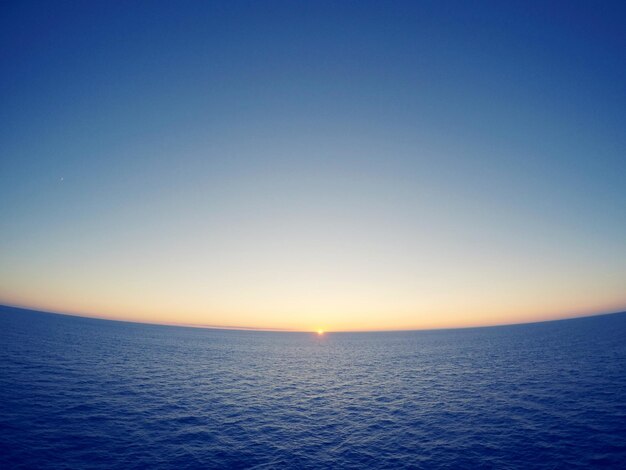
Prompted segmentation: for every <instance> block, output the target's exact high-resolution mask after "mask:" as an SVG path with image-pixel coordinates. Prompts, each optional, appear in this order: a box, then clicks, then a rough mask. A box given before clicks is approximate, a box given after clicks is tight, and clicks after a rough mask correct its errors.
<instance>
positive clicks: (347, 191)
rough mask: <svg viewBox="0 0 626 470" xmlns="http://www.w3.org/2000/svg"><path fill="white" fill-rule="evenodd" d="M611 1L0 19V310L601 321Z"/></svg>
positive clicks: (616, 295)
mask: <svg viewBox="0 0 626 470" xmlns="http://www.w3.org/2000/svg"><path fill="white" fill-rule="evenodd" d="M625 13H626V12H625V9H624V7H623V6H622V4H621V3H620V2H598V3H593V2H563V3H560V2H550V3H549V4H546V2H5V3H4V4H3V5H2V6H1V7H0V51H1V56H0V57H1V59H0V60H1V63H2V69H3V73H2V74H0V96H1V99H2V103H3V106H2V111H0V149H1V154H2V156H1V157H0V158H1V160H0V199H1V200H2V201H3V203H2V204H0V257H1V258H2V259H3V262H2V263H1V266H0V281H1V282H0V284H1V285H2V287H0V301H2V302H5V303H11V304H19V305H26V306H34V307H39V308H50V309H55V310H60V311H69V312H74V313H84V314H92V315H101V316H111V317H115V318H131V319H139V320H142V321H167V322H180V323H194V324H199V323H202V324H215V325H225V324H227V325H231V324H232V325H235V326H263V327H289V328H296V329H300V328H318V327H324V328H326V329H332V328H336V329H351V328H364V329H369V328H374V329H375V328H392V327H398V328H410V327H429V326H454V325H470V324H488V323H506V322H512V321H524V320H532V319H538V318H554V317H558V316H568V315H577V314H584V313H595V312H601V311H608V310H612V309H620V308H624V307H626V295H625V294H624V284H625V281H626V236H625V235H626V210H625V208H626V189H624V188H625V187H626V185H625V183H626V157H625V155H626V152H625V151H626V133H625V132H624V125H625V124H624V123H625V122H626V120H625V118H626V93H625V91H624V90H625V88H624V83H626V54H625V53H624V51H625V50H626V34H625V33H624V28H623V24H624V20H625V19H626V15H625Z"/></svg>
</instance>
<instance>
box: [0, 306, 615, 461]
mask: <svg viewBox="0 0 626 470" xmlns="http://www.w3.org/2000/svg"><path fill="white" fill-rule="evenodd" d="M0 340H1V341H0V343H1V346H0V431H1V432H0V467H2V468H55V469H58V468H76V469H82V468H89V469H93V468H107V469H108V468H124V469H128V468H316V469H317V468H401V467H410V468H429V469H430V468H498V469H506V468H590V467H601V466H602V467H613V468H619V467H621V468H625V466H626V314H617V315H606V316H600V317H594V318H586V319H578V320H567V321H559V322H550V323H540V324H532V325H523V326H513V327H497V328H480V329H470V330H441V331H429V332H396V333H346V334H327V335H325V336H324V337H318V336H316V335H312V334H301V333H267V332H245V331H216V330H202V329H189V328H176V327H164V326H151V325H141V324H130V323H120V322H111V321H102V320H90V319H83V318H75V317H67V316H59V315H49V314H41V313H36V312H29V311H22V310H17V309H11V308H4V307H3V308H0Z"/></svg>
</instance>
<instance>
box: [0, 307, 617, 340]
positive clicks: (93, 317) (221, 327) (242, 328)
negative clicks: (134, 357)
mask: <svg viewBox="0 0 626 470" xmlns="http://www.w3.org/2000/svg"><path fill="white" fill-rule="evenodd" d="M3 307H8V308H13V309H17V310H27V311H31V312H37V313H43V314H46V315H62V316H67V317H77V318H86V319H89V320H104V321H114V322H120V323H135V324H139V325H153V326H173V327H178V328H198V329H206V330H227V331H259V332H275V333H316V332H317V331H318V330H317V329H310V330H300V329H292V328H262V327H248V326H229V325H205V324H191V323H168V322H146V321H138V320H124V319H121V318H110V317H106V316H100V315H90V314H79V313H71V312H59V311H53V310H48V309H46V310H37V309H35V308H33V307H28V306H24V305H11V304H6V303H0V308H3ZM621 313H626V310H617V311H612V312H595V313H588V314H583V315H575V316H572V317H564V318H552V319H548V320H538V321H528V322H519V323H495V324H492V325H475V326H451V327H433V328H390V329H370V330H366V329H354V330H326V329H324V330H323V331H324V334H328V333H393V332H411V331H439V330H468V329H474V328H496V327H502V326H517V325H533V324H536V323H549V322H557V321H564V320H576V319H583V318H591V317H598V316H603V315H617V314H621Z"/></svg>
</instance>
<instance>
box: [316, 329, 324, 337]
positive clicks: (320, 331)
mask: <svg viewBox="0 0 626 470" xmlns="http://www.w3.org/2000/svg"><path fill="white" fill-rule="evenodd" d="M317 334H318V335H320V336H321V335H323V334H324V330H322V329H321V328H320V329H319V330H317Z"/></svg>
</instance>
